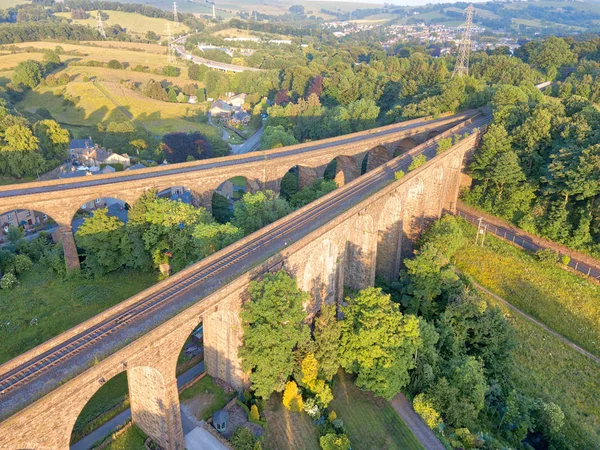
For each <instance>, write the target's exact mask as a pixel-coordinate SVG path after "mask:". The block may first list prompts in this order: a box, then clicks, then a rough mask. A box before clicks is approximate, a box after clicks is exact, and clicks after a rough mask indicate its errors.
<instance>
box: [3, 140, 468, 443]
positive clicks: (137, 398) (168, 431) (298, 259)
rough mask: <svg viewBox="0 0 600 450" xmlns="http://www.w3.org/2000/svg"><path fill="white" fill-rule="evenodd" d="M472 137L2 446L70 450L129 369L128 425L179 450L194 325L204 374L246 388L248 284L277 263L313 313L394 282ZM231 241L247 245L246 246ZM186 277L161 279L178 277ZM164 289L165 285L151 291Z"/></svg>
mask: <svg viewBox="0 0 600 450" xmlns="http://www.w3.org/2000/svg"><path fill="white" fill-rule="evenodd" d="M475 140H476V137H475V136H472V137H470V138H467V139H465V140H463V141H461V143H459V144H458V145H456V146H454V147H453V148H451V149H449V150H447V151H446V152H445V153H443V154H442V155H439V156H437V157H436V158H434V159H433V160H432V161H430V162H428V163H427V164H426V165H424V166H422V167H420V168H419V169H417V170H415V171H413V172H410V173H408V174H407V175H406V176H405V177H404V178H403V179H401V180H397V181H395V182H392V183H391V184H390V185H388V186H386V187H385V188H383V189H381V190H380V191H378V192H377V193H375V194H373V195H372V196H370V197H369V198H367V199H365V200H363V201H361V202H359V203H358V204H356V205H355V206H353V207H351V208H350V209H348V210H347V211H345V212H343V213H342V214H340V215H339V216H337V217H336V218H335V219H333V220H331V221H329V222H328V223H326V224H325V225H323V226H322V227H320V228H318V229H316V230H315V231H312V232H311V233H309V234H307V235H306V236H304V237H303V238H302V239H300V240H299V241H297V242H294V243H291V244H290V245H289V246H287V247H285V248H284V249H282V250H281V251H280V252H279V253H277V254H275V255H273V256H271V257H270V258H268V259H267V260H266V261H265V262H264V263H262V264H260V265H259V266H257V267H255V268H253V269H251V270H250V271H248V272H246V273H245V274H243V275H242V276H240V277H238V278H236V279H234V280H232V281H230V282H229V283H227V284H225V285H224V286H222V287H221V288H220V289H218V290H217V291H215V292H213V293H211V294H209V295H207V296H205V297H204V298H201V299H198V300H197V301H196V302H195V303H193V304H192V305H191V306H190V307H188V308H187V309H185V310H183V311H181V312H180V313H178V314H177V315H176V316H174V317H172V318H170V319H168V320H166V321H164V322H163V323H162V324H160V325H159V326H157V327H156V328H154V329H152V330H151V331H150V332H148V333H146V334H144V335H142V336H140V337H139V338H137V339H136V340H134V341H133V342H131V343H129V344H127V345H126V346H124V347H123V348H122V349H120V350H118V351H116V352H114V353H112V354H111V355H109V356H107V357H105V358H104V359H102V360H101V361H99V362H98V363H97V364H95V365H93V366H91V367H89V368H87V369H86V370H84V371H83V372H81V373H79V374H78V375H76V376H74V377H73V378H72V379H70V380H68V381H66V382H64V383H62V384H61V385H60V386H58V387H56V386H52V389H51V390H50V391H49V393H47V394H46V395H45V396H43V397H41V398H39V399H38V400H36V401H34V402H33V403H32V404H30V405H29V406H27V407H26V408H24V409H22V410H21V411H19V412H16V413H15V414H13V415H12V416H10V417H8V418H7V419H6V420H4V421H3V422H2V423H0V448H3V449H4V448H5V449H15V448H31V449H59V450H63V449H65V450H66V449H68V448H69V442H70V437H71V430H72V429H73V425H74V423H75V421H76V419H77V417H78V415H79V413H80V412H81V410H82V409H83V407H84V406H85V404H86V403H87V402H88V401H89V399H90V398H91V397H92V396H93V394H94V393H95V392H96V391H97V390H98V389H99V388H100V386H101V385H102V384H103V383H105V382H106V381H108V380H110V379H111V378H112V377H114V376H115V375H116V374H118V373H120V372H122V371H125V370H126V371H127V373H128V377H129V389H130V395H131V408H132V416H133V421H134V422H135V423H137V424H138V425H139V426H140V427H141V428H142V429H143V430H144V431H145V432H146V433H148V434H149V435H150V436H151V437H152V438H153V439H154V440H155V441H156V442H158V443H159V444H160V445H161V446H163V447H165V448H166V449H176V450H179V449H182V448H183V435H182V431H181V419H180V416H179V397H178V395H177V389H176V380H175V371H176V364H177V357H178V355H179V353H180V351H181V349H182V347H183V345H184V343H185V341H186V339H187V338H188V337H189V335H190V333H191V332H192V331H193V330H194V329H196V328H197V326H198V324H199V323H200V322H202V323H203V324H204V343H205V364H206V369H207V371H208V373H209V374H211V375H213V376H216V377H219V378H222V379H224V380H225V381H227V382H228V383H229V384H231V385H232V386H234V387H236V388H237V389H242V388H243V387H244V386H246V385H247V383H248V376H247V374H245V373H243V371H242V369H241V361H240V359H239V357H238V349H239V347H240V345H241V344H242V342H243V335H242V329H241V324H240V320H239V311H240V308H241V306H242V304H243V302H244V301H246V299H247V288H248V285H249V283H250V282H251V281H252V280H253V279H256V278H258V277H260V276H262V275H263V274H264V273H265V272H266V271H270V270H273V267H283V268H284V269H285V270H287V271H288V272H289V273H290V274H292V275H293V276H295V277H296V279H297V281H298V285H299V286H300V287H301V289H303V290H306V291H308V292H310V293H311V294H312V300H311V303H310V304H307V305H305V308H306V309H307V311H308V312H309V313H310V314H316V313H317V312H318V310H319V309H320V306H321V304H322V303H323V302H327V303H331V302H340V301H341V296H342V294H343V287H344V285H347V286H350V287H353V288H355V289H360V288H364V287H366V286H369V285H372V284H373V281H374V277H375V274H376V273H378V274H382V275H384V276H386V277H388V279H391V278H393V277H395V276H397V273H398V268H399V266H400V259H399V258H400V257H402V256H408V254H409V252H410V251H412V243H411V242H412V240H414V239H415V238H416V237H417V236H418V235H419V233H420V232H421V230H422V227H423V222H424V218H425V216H426V211H427V214H429V215H431V216H432V217H439V215H440V214H441V213H442V210H443V209H444V208H452V205H455V204H456V196H457V194H458V186H459V184H460V175H461V172H460V170H458V168H459V167H461V165H462V161H463V159H464V154H465V152H467V151H468V150H470V149H471V148H472V147H473V146H474V145H475ZM140 191H142V190H141V189H140ZM429 192H431V194H430V193H429ZM38 201H40V202H41V200H38ZM292 214H294V213H292ZM234 245H239V246H243V245H245V240H244V239H242V240H241V241H240V242H238V243H236V244H234ZM210 258H218V255H213V256H212V257H209V258H207V259H210ZM191 270H193V268H190V269H186V271H191ZM186 271H182V272H180V273H179V274H176V275H174V276H173V277H171V278H170V279H169V280H166V281H165V282H163V283H168V282H170V281H177V280H179V279H182V278H183V277H184V276H185V274H186V273H187V272H186ZM160 289H164V286H163V285H162V284H161V285H157V286H155V287H152V288H150V290H149V291H150V292H153V291H157V292H158V291H160ZM135 300H136V297H135V296H134V297H132V298H131V299H128V300H126V301H125V302H123V304H121V305H117V306H115V307H114V308H113V309H111V311H112V313H114V311H117V310H120V308H123V307H125V306H123V305H126V304H130V303H131V302H134V301H135ZM110 313H111V312H105V313H101V314H100V315H98V316H96V317H94V318H92V319H90V320H89V321H86V322H84V323H83V324H80V325H78V326H77V327H75V328H74V329H73V330H69V331H68V332H65V333H63V334H62V335H60V336H58V337H57V338H54V339H52V340H51V341H49V342H48V343H45V344H42V345H41V346H39V347H36V348H35V349H32V350H31V351H29V352H27V353H25V354H23V355H21V356H20V357H17V358H15V359H14V360H12V361H9V362H8V363H6V364H4V365H3V366H2V370H9V369H10V368H11V367H15V366H16V365H18V364H20V363H21V362H22V361H24V360H27V358H31V357H32V356H33V355H36V354H40V353H41V352H43V351H45V349H47V348H49V347H48V346H49V345H55V344H56V343H57V342H60V341H61V340H66V339H69V338H70V337H71V336H73V335H74V333H76V332H79V331H81V330H82V329H86V328H87V327H90V326H92V325H93V324H95V323H98V321H100V320H104V317H107V316H106V315H107V314H110Z"/></svg>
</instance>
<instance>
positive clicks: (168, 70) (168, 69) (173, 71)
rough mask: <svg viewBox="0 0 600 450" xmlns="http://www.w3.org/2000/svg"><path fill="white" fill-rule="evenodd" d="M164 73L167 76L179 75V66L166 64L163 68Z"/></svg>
mask: <svg viewBox="0 0 600 450" xmlns="http://www.w3.org/2000/svg"><path fill="white" fill-rule="evenodd" d="M162 74H163V75H164V76H165V77H178V76H179V69H178V68H177V67H174V66H165V67H163V69H162Z"/></svg>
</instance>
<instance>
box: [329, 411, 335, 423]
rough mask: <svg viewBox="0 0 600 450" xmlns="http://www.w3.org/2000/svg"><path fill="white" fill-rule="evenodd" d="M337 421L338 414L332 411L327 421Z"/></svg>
mask: <svg viewBox="0 0 600 450" xmlns="http://www.w3.org/2000/svg"><path fill="white" fill-rule="evenodd" d="M335 419H337V414H336V413H335V411H333V410H332V411H331V412H330V413H329V415H328V416H327V420H329V421H330V422H333V421H334V420H335Z"/></svg>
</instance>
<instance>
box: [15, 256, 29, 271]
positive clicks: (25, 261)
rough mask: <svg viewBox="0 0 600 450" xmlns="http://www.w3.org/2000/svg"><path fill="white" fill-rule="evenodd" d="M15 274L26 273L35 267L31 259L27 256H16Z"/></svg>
mask: <svg viewBox="0 0 600 450" xmlns="http://www.w3.org/2000/svg"><path fill="white" fill-rule="evenodd" d="M14 264H15V272H17V273H24V272H27V271H28V270H29V269H31V267H32V266H33V263H32V262H31V259H29V256H27V255H16V256H15V260H14Z"/></svg>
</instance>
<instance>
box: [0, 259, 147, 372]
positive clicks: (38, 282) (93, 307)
mask: <svg viewBox="0 0 600 450" xmlns="http://www.w3.org/2000/svg"><path fill="white" fill-rule="evenodd" d="M19 278H20V282H21V286H20V287H18V288H15V289H12V290H9V291H7V290H0V317H2V321H1V323H0V342H2V345H0V363H3V362H6V361H8V360H9V359H11V358H14V357H15V356H18V355H20V354H21V353H23V352H25V351H27V350H29V349H31V348H33V347H35V346H36V345H38V344H41V343H43V342H45V341H47V340H48V339H51V338H53V337H55V336H57V335H58V334H60V333H62V332H63V331H66V330H68V329H69V328H71V327H73V326H75V325H78V324H79V323H81V322H83V321H84V320H87V319H89V318H90V317H92V316H94V315H95V314H98V313H100V312H102V311H104V310H105V309H107V308H109V307H111V306H113V305H116V304H117V303H119V302H121V301H123V300H125V299H127V298H129V297H131V296H132V295H134V294H137V293H138V292H140V291H142V290H144V289H145V288H147V287H149V286H151V285H153V284H155V283H156V282H157V281H158V279H157V274H155V273H143V272H136V271H131V270H122V271H118V272H113V273H110V274H108V275H105V276H104V277H102V278H101V279H83V278H79V277H74V278H71V279H67V280H63V279H61V278H60V277H57V276H56V275H55V274H54V273H53V272H51V271H49V270H48V269H46V268H45V267H44V266H41V265H39V264H35V265H34V266H33V268H32V269H31V270H30V271H28V272H26V273H25V274H24V275H23V276H20V277H19ZM9 337H10V339H9Z"/></svg>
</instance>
